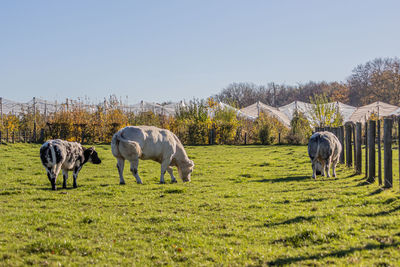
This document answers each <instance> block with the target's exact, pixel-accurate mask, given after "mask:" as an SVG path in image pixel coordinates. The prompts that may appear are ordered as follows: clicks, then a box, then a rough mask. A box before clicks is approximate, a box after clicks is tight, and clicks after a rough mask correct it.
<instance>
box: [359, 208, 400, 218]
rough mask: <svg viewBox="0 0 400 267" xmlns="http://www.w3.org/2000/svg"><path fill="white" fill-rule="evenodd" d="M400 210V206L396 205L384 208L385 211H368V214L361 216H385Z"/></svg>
mask: <svg viewBox="0 0 400 267" xmlns="http://www.w3.org/2000/svg"><path fill="white" fill-rule="evenodd" d="M398 210H400V206H398V207H394V208H393V209H390V210H384V211H379V212H374V213H367V214H360V216H364V217H377V216H385V215H389V214H391V213H393V212H395V211H398Z"/></svg>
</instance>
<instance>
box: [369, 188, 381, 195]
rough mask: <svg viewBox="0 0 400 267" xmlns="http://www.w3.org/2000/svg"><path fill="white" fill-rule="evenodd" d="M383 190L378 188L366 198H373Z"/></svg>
mask: <svg viewBox="0 0 400 267" xmlns="http://www.w3.org/2000/svg"><path fill="white" fill-rule="evenodd" d="M384 190H385V189H384V188H378V189H376V190H375V191H373V192H371V193H369V194H368V196H374V195H377V194H380V193H382V192H383V191H384Z"/></svg>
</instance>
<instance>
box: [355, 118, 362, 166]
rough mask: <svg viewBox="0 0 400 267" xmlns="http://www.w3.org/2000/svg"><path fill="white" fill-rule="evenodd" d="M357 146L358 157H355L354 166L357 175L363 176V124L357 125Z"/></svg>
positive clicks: (358, 123)
mask: <svg viewBox="0 0 400 267" xmlns="http://www.w3.org/2000/svg"><path fill="white" fill-rule="evenodd" d="M355 140H356V142H355V146H356V155H355V156H354V161H355V162H354V164H355V165H356V173H357V174H361V168H362V149H361V140H362V124H361V122H357V123H356V138H355Z"/></svg>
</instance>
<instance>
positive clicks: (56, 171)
mask: <svg viewBox="0 0 400 267" xmlns="http://www.w3.org/2000/svg"><path fill="white" fill-rule="evenodd" d="M60 171H61V164H59V165H57V166H55V168H54V167H53V168H52V170H51V178H50V182H51V189H52V190H57V187H56V180H57V176H58V174H59V173H60Z"/></svg>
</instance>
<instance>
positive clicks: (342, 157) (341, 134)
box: [339, 126, 344, 164]
mask: <svg viewBox="0 0 400 267" xmlns="http://www.w3.org/2000/svg"><path fill="white" fill-rule="evenodd" d="M339 141H340V144H341V145H342V151H341V152H340V159H339V160H340V163H341V164H344V127H343V126H340V127H339Z"/></svg>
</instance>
